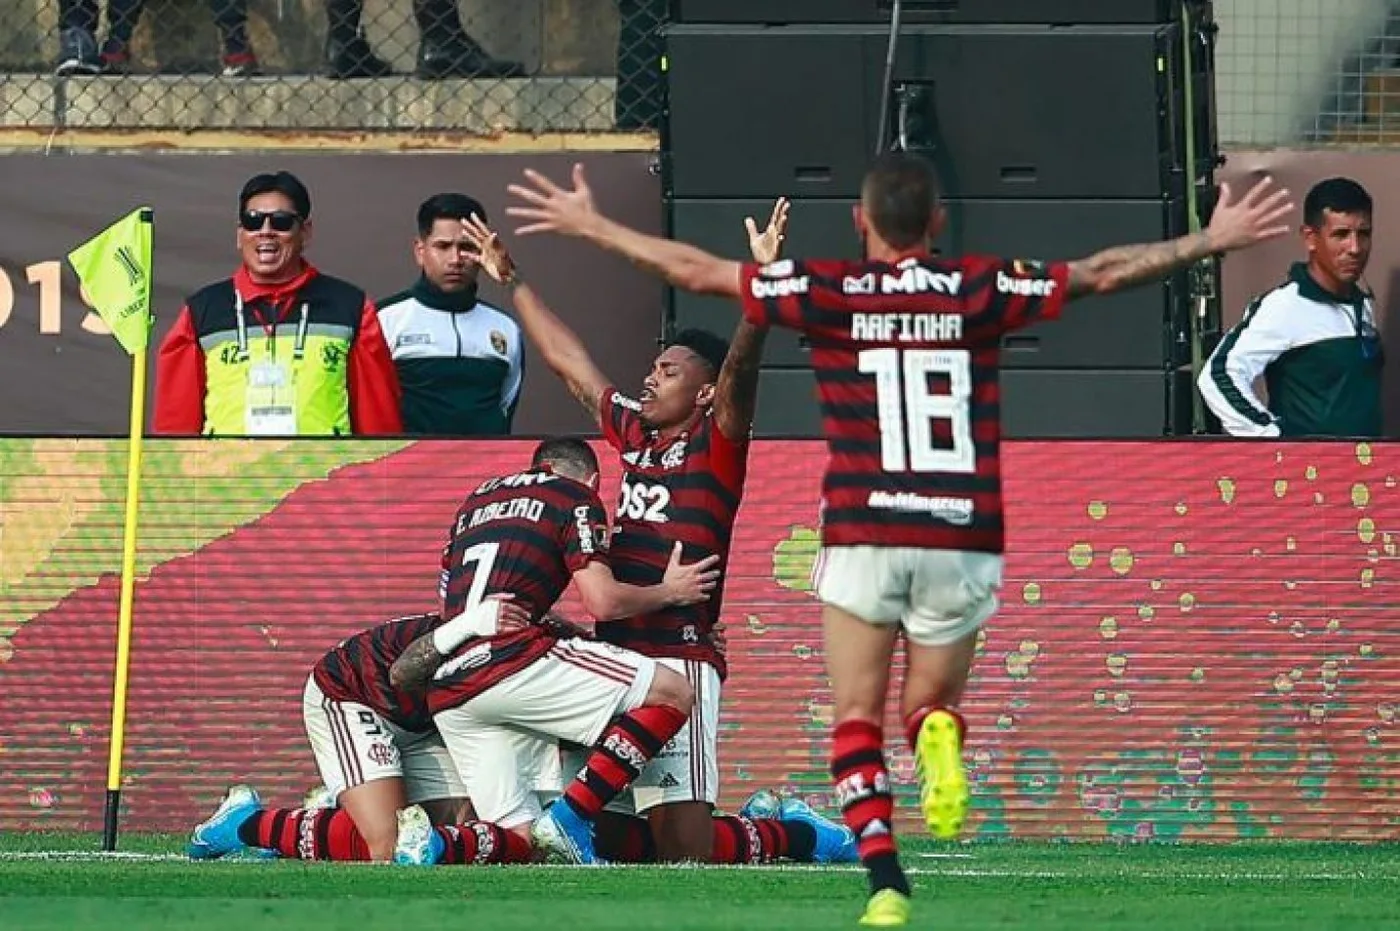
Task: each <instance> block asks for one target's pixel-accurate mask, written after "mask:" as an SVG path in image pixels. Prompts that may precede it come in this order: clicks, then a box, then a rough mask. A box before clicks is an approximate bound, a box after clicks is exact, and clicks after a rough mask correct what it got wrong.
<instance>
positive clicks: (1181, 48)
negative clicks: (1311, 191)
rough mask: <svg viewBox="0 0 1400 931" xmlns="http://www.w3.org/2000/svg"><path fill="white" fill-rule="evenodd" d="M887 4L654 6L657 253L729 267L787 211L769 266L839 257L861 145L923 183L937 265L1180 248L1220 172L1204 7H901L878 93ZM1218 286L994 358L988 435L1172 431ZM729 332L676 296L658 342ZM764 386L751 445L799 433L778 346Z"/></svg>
mask: <svg viewBox="0 0 1400 931" xmlns="http://www.w3.org/2000/svg"><path fill="white" fill-rule="evenodd" d="M889 6H890V5H889V3H888V2H887V0H676V2H674V3H673V11H672V12H673V17H674V21H673V24H672V25H671V26H670V27H669V29H668V30H667V35H666V65H667V67H666V83H667V88H666V91H667V106H666V113H665V118H664V120H663V126H662V149H663V176H664V183H665V192H666V211H667V221H668V224H669V228H670V231H671V233H672V235H674V236H675V237H677V238H679V239H683V240H686V241H691V242H696V243H699V244H701V245H703V246H705V247H707V248H709V249H711V250H713V251H716V252H718V253H720V254H723V255H735V256H738V255H742V254H744V253H745V252H746V251H747V249H746V241H745V235H744V228H743V218H744V217H745V216H753V217H754V218H755V219H757V220H759V221H760V223H761V222H762V220H764V219H765V218H766V217H767V215H768V211H769V208H770V207H771V204H772V201H773V199H774V198H776V197H777V196H779V195H785V196H787V197H789V198H791V199H792V201H793V208H792V220H791V225H790V233H789V239H788V243H787V246H786V254H787V255H790V256H795V257H803V256H809V257H826V258H831V257H841V256H846V257H851V258H855V257H857V256H858V253H859V245H858V241H857V239H856V235H855V229H854V226H853V221H852V214H851V208H852V205H853V204H854V203H855V202H856V200H857V199H858V197H859V189H860V181H861V177H862V175H863V173H864V171H865V168H866V166H867V165H868V164H869V162H870V160H871V158H872V156H873V154H874V152H875V151H876V148H877V144H881V143H883V144H884V145H885V146H886V147H888V146H889V145H897V146H901V147H904V148H907V149H910V150H913V151H920V152H923V153H924V154H926V155H927V156H928V157H929V158H930V159H931V160H932V161H933V163H934V164H935V165H936V166H937V167H938V170H939V173H940V176H941V179H942V183H943V187H944V190H945V191H946V194H947V199H948V207H949V220H950V222H949V226H948V229H947V232H946V234H945V236H944V238H943V241H942V242H940V243H939V246H940V247H941V248H942V249H943V250H944V251H946V252H951V253H962V252H980V253H991V254H996V255H1004V256H1008V257H1024V258H1035V259H1062V258H1063V259H1070V258H1079V257H1083V256H1085V255H1088V254H1090V253H1092V252H1094V251H1097V250H1098V249H1101V248H1104V247H1107V246H1111V245H1117V244H1120V243H1125V242H1142V241H1152V240H1157V239H1161V238H1164V237H1167V236H1174V235H1181V234H1183V233H1186V232H1188V231H1189V229H1190V220H1191V215H1192V214H1191V209H1190V208H1191V204H1192V203H1193V199H1194V201H1196V202H1200V201H1202V200H1203V199H1204V197H1205V195H1206V194H1207V193H1208V192H1209V191H1210V190H1212V189H1213V183H1214V181H1213V172H1214V168H1215V167H1216V164H1217V142H1216V132H1215V118H1214V106H1213V104H1214V80H1213V74H1214V72H1213V61H1214V39H1213V36H1214V27H1213V24H1212V21H1211V7H1210V4H1209V3H1208V2H1197V0H1057V2H1054V3H1047V2H1045V0H924V2H917V0H915V2H905V3H904V4H903V10H902V14H903V15H902V27H901V29H900V33H899V37H898V40H897V46H896V58H895V68H894V72H893V76H892V80H891V81H890V82H889V85H888V86H887V85H886V82H885V65H886V58H887V50H888V45H889V36H890V30H889V16H890V8H889ZM1051 7H1053V8H1054V9H1053V11H1049V10H1047V8H1051ZM882 106H888V110H887V111H885V112H884V113H883V114H882ZM882 116H883V117H884V119H882ZM882 126H884V127H885V128H886V135H887V138H886V139H884V140H881V139H879V134H880V130H881V127H882ZM1197 215H1198V216H1200V215H1201V211H1200V210H1197ZM1215 272H1216V269H1215V268H1214V266H1213V265H1212V266H1208V267H1204V268H1201V269H1196V270H1193V271H1192V272H1189V273H1183V274H1181V275H1178V276H1177V277H1176V278H1174V279H1172V280H1170V281H1168V282H1165V283H1164V284H1161V285H1156V286H1150V287H1146V288H1142V289H1139V290H1137V291H1134V292H1130V293H1126V294H1120V295H1116V296H1113V297H1107V298H1094V299H1089V300H1085V301H1083V302H1082V303H1076V304H1075V305H1073V306H1072V307H1071V308H1070V310H1069V311H1068V312H1067V313H1066V315H1065V317H1064V318H1063V319H1062V320H1061V321H1058V322H1055V323H1049V324H1045V325H1042V326H1039V327H1035V328H1031V329H1029V330H1026V331H1023V332H1020V333H1017V334H1013V335H1011V336H1010V337H1008V339H1007V342H1006V343H1005V345H1004V346H1003V353H1002V360H1003V364H1004V366H1005V371H1004V372H1003V374H1002V384H1003V391H1002V394H1003V399H1004V413H1003V425H1004V427H1005V429H1006V432H1007V435H1009V436H1023V437H1025V436H1041V437H1050V436H1103V437H1129V436H1161V435H1170V434H1182V433H1190V432H1192V427H1193V396H1192V386H1191V377H1190V375H1191V372H1190V367H1191V365H1192V358H1193V348H1194V352H1195V354H1196V355H1199V352H1200V351H1201V346H1202V344H1204V345H1205V346H1207V347H1208V346H1209V344H1210V342H1211V341H1212V340H1213V337H1214V335H1215V334H1216V333H1217V332H1218V329H1219V322H1218V321H1219V311H1218V306H1217V305H1216V301H1215V299H1214V297H1213V296H1212V293H1213V292H1214V291H1218V288H1214V287H1213V282H1214V278H1215ZM737 315H738V310H737V308H736V307H734V306H733V305H732V304H726V303H725V302H721V301H715V300H711V299H706V298H697V297H694V296H691V295H684V294H675V295H673V297H672V301H671V305H670V307H669V308H668V310H667V319H666V320H665V321H664V326H666V327H668V328H679V327H686V326H704V327H707V328H710V329H714V330H717V331H721V332H723V331H725V329H726V328H728V327H732V325H733V322H734V321H735V320H736V319H737ZM762 378H763V386H762V388H761V392H760V400H759V422H758V423H757V424H756V431H757V433H758V435H761V436H807V435H817V434H818V433H819V432H820V424H819V420H818V414H817V408H816V405H815V403H814V401H813V394H812V386H813V380H812V376H811V372H810V370H809V368H808V360H807V350H806V349H805V348H803V346H802V345H801V344H800V342H799V340H798V339H797V338H796V336H795V335H793V334H790V333H785V332H784V333H775V334H773V335H772V336H770V338H769V342H768V349H767V352H766V355H765V357H764V368H763V374H762Z"/></svg>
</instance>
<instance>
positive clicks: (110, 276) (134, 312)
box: [68, 207, 154, 356]
mask: <svg viewBox="0 0 1400 931" xmlns="http://www.w3.org/2000/svg"><path fill="white" fill-rule="evenodd" d="M153 219H154V217H153V213H152V211H151V208H149V207H140V208H138V209H136V210H133V211H132V212H131V213H130V214H128V215H127V216H125V217H123V218H122V219H120V220H118V221H117V222H116V223H113V224H112V225H111V226H109V227H107V228H106V229H105V230H103V231H102V232H100V233H98V234H97V235H96V236H94V237H93V238H92V239H89V240H88V241H87V242H85V243H83V244H82V245H81V246H79V247H78V248H76V249H74V250H73V251H72V252H70V253H68V261H69V263H70V264H71V265H72V266H73V271H75V272H77V273H78V280H79V281H80V282H81V283H82V288H83V296H84V297H85V298H86V299H87V301H88V302H89V303H90V304H92V307H93V309H94V310H96V311H97V314H98V316H100V317H101V318H102V320H103V322H104V323H106V324H107V326H108V327H109V328H110V329H111V331H112V335H113V336H115V337H116V338H117V342H119V343H121V344H122V348H123V349H125V350H126V351H127V352H129V353H130V354H131V355H133V356H134V355H136V354H137V353H138V352H140V351H141V350H143V349H145V348H146V345H147V343H148V342H149V341H150V338H151V323H152V321H153V318H152V316H151V227H152V225H153V224H152V221H153Z"/></svg>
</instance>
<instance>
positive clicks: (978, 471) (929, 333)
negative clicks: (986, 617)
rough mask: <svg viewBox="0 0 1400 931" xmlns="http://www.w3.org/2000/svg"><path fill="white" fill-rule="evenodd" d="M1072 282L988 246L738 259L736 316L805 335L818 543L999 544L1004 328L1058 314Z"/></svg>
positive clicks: (1058, 268) (1063, 269) (1057, 270)
mask: <svg viewBox="0 0 1400 931" xmlns="http://www.w3.org/2000/svg"><path fill="white" fill-rule="evenodd" d="M1068 281H1069V266H1068V265H1066V264H1064V263H1050V264H1046V263H1040V262H1029V261H1019V260H1018V261H1009V260H1005V259H997V258H989V257H983V256H967V257H963V258H948V259H943V258H932V257H929V256H922V257H913V258H906V259H904V260H902V261H900V262H897V263H893V264H891V263H886V262H847V261H814V262H797V261H791V260H787V261H781V262H775V263H773V264H771V265H766V266H757V265H753V264H748V265H745V266H744V269H743V275H742V284H741V288H740V290H741V292H742V299H743V305H744V316H745V317H746V318H747V319H748V320H749V321H751V322H752V323H755V324H757V325H762V326H784V327H789V328H791V329H795V330H799V331H801V332H803V333H805V334H807V337H808V342H809V344H810V346H811V350H812V368H813V369H814V371H815V373H816V378H817V394H818V397H819V399H820V402H821V410H822V425H823V429H824V431H825V433H826V438H827V444H828V447H829V450H830V460H829V462H828V464H827V471H826V477H825V479H824V480H823V483H822V541H823V542H824V543H825V544H826V545H828V546H910V547H922V548H929V549H958V550H982V551H986V552H993V553H999V552H1001V551H1002V549H1003V545H1004V544H1003V524H1002V501H1001V465H1000V441H1001V405H1000V386H999V378H998V373H999V358H998V354H999V352H1000V339H1001V336H1002V335H1003V334H1004V333H1007V332H1009V331H1011V330H1015V329H1017V328H1019V327H1023V326H1026V325H1028V324H1031V323H1036V322H1039V321H1042V320H1053V319H1054V318H1056V317H1058V316H1059V315H1060V311H1061V310H1062V309H1063V307H1064V301H1065V293H1066V289H1067V285H1068Z"/></svg>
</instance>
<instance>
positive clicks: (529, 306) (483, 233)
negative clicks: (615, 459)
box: [462, 217, 610, 425]
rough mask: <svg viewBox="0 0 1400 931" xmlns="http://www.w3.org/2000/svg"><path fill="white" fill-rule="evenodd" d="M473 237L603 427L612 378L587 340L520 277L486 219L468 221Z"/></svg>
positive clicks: (550, 359)
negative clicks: (604, 404)
mask: <svg viewBox="0 0 1400 931" xmlns="http://www.w3.org/2000/svg"><path fill="white" fill-rule="evenodd" d="M462 225H463V226H464V227H465V229H466V234H467V238H469V239H470V240H471V241H472V243H473V245H475V246H476V248H477V250H478V251H479V252H480V257H479V258H478V260H477V261H478V262H479V263H480V264H481V267H482V268H483V269H484V270H485V271H486V274H488V275H490V276H491V278H492V280H494V281H496V282H498V283H500V284H504V285H509V286H510V287H511V298H512V301H513V303H514V304H515V310H516V312H517V313H518V314H519V315H520V325H521V327H523V328H524V330H525V335H526V336H527V337H528V338H529V340H530V342H532V343H534V344H535V349H536V350H538V351H539V354H540V356H541V357H542V358H543V359H544V362H545V365H548V366H549V367H550V368H551V369H552V370H553V371H554V373H555V374H556V375H558V376H559V377H560V378H561V379H563V380H564V384H566V385H568V386H569V391H570V393H571V394H573V396H574V398H575V399H577V400H578V402H579V403H580V404H582V405H583V407H584V409H586V410H587V411H588V416H589V417H591V418H592V419H593V421H594V422H595V423H599V424H600V425H601V417H602V415H601V413H600V407H599V405H600V402H601V400H602V397H603V391H604V390H605V389H606V388H607V387H608V385H609V384H610V382H609V381H608V379H607V376H605V375H604V374H603V373H602V372H601V371H599V370H598V366H597V365H595V364H594V363H593V357H592V356H590V355H589V354H588V350H587V349H585V348H584V345H583V341H582V340H580V339H579V338H578V334H576V333H575V332H574V331H573V330H571V329H570V328H569V325H568V324H566V323H565V322H564V321H563V320H560V319H559V317H558V316H556V315H555V313H554V311H552V310H550V309H549V306H548V305H547V304H545V302H544V301H543V299H541V298H540V296H539V295H538V294H536V293H535V290H534V288H531V287H530V286H529V285H528V284H526V283H525V282H524V280H523V279H522V278H521V276H520V269H519V268H517V267H516V265H515V261H514V260H513V259H512V258H511V255H510V251H509V250H508V249H506V247H505V244H504V243H502V242H501V237H500V236H498V235H496V233H495V232H493V231H492V230H491V229H490V228H488V227H487V226H486V224H485V223H483V222H482V221H481V218H480V217H470V218H469V219H466V220H463V221H462Z"/></svg>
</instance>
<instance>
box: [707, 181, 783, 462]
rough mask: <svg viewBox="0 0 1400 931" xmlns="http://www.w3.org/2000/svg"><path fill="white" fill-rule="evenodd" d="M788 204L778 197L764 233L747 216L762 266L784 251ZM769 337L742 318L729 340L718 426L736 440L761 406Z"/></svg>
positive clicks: (718, 400)
mask: <svg viewBox="0 0 1400 931" xmlns="http://www.w3.org/2000/svg"><path fill="white" fill-rule="evenodd" d="M789 206H790V205H789V204H788V199H787V198H786V197H779V198H778V200H777V202H776V203H774V204H773V214H772V216H770V217H769V218H768V226H767V227H765V228H764V230H763V232H759V230H758V224H757V223H755V222H754V220H753V217H745V218H744V227H745V228H746V229H747V230H748V233H749V251H750V252H751V253H753V258H754V261H755V262H758V263H759V264H760V265H767V264H769V263H770V262H776V261H777V260H778V256H779V255H781V254H782V250H783V240H784V239H785V238H786V236H787V221H788V209H789ZM767 336H768V330H767V329H766V328H764V327H757V326H754V325H753V324H752V323H750V322H749V321H748V320H746V319H744V318H742V317H741V318H740V319H739V325H738V326H736V327H735V328H734V335H733V337H731V338H730V340H729V352H727V353H726V354H725V356H724V364H723V365H722V366H720V370H719V379H718V381H717V383H716V384H715V402H714V412H715V413H714V416H715V425H716V426H718V427H719V429H720V432H721V433H723V434H724V435H725V437H726V438H728V439H730V440H733V441H734V442H739V441H742V440H747V439H748V437H749V433H750V432H752V430H753V417H754V411H755V410H756V409H757V406H758V370H759V363H760V362H761V361H762V360H763V343H764V340H765V339H766V338H767Z"/></svg>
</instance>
